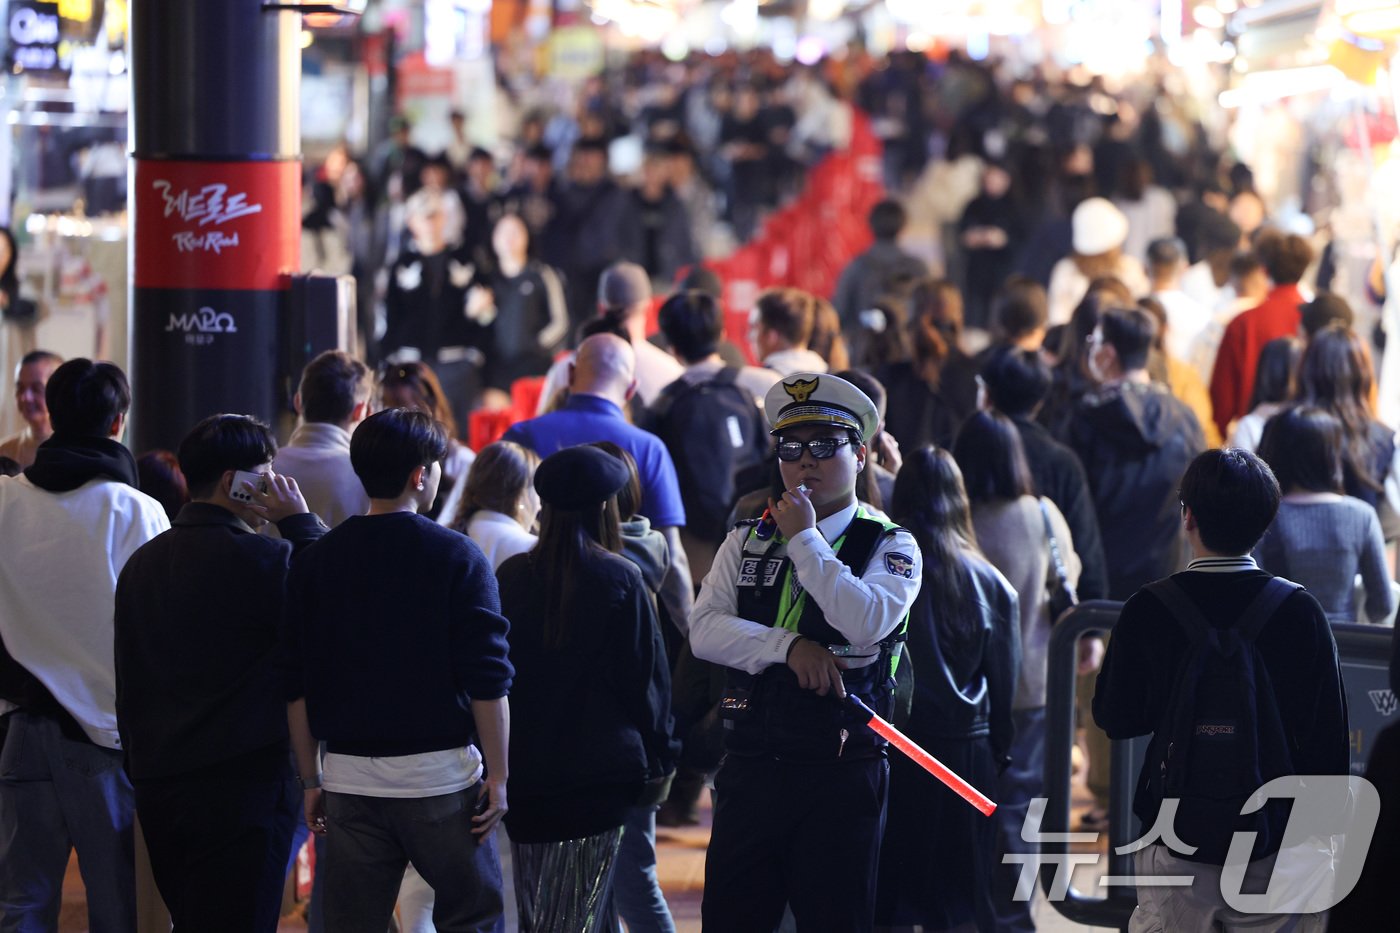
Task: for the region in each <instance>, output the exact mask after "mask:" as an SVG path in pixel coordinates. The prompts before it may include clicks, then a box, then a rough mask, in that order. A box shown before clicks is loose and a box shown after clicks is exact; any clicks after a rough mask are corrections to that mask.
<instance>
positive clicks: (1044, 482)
mask: <svg viewBox="0 0 1400 933" xmlns="http://www.w3.org/2000/svg"><path fill="white" fill-rule="evenodd" d="M1011 420H1012V422H1013V423H1015V425H1016V429H1017V430H1018V431H1019V432H1020V434H1021V445H1022V446H1023V447H1025V449H1026V460H1027V461H1028V462H1029V463H1030V468H1031V481H1032V482H1033V483H1034V484H1035V492H1036V495H1039V496H1045V497H1046V498H1047V499H1049V500H1050V501H1051V502H1053V503H1055V507H1056V508H1058V509H1059V510H1060V514H1061V515H1063V516H1064V517H1065V524H1067V525H1069V533H1070V536H1071V537H1073V539H1074V552H1075V553H1076V554H1078V555H1079V563H1080V568H1081V569H1080V571H1079V585H1078V587H1077V588H1076V589H1077V592H1078V593H1079V598H1080V599H1103V598H1104V597H1105V596H1107V595H1108V576H1107V573H1106V571H1105V570H1104V561H1103V539H1102V537H1101V536H1100V535H1099V519H1098V516H1097V515H1096V514H1095V513H1094V500H1093V497H1092V496H1090V495H1089V481H1088V480H1087V479H1085V477H1084V467H1083V465H1082V464H1080V462H1079V458H1078V457H1077V456H1075V454H1074V451H1072V450H1070V449H1069V448H1068V447H1066V446H1065V445H1064V444H1061V443H1060V442H1059V441H1057V440H1055V439H1054V438H1053V437H1051V436H1050V432H1049V431H1047V430H1045V428H1043V427H1041V426H1040V425H1039V424H1037V423H1036V422H1035V421H1034V420H1032V419H1031V418H1029V417H1023V418H1012V419H1011Z"/></svg>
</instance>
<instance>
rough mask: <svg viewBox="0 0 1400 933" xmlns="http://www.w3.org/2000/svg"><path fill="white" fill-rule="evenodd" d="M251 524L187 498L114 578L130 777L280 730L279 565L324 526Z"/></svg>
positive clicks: (221, 752) (163, 773)
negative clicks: (268, 528)
mask: <svg viewBox="0 0 1400 933" xmlns="http://www.w3.org/2000/svg"><path fill="white" fill-rule="evenodd" d="M277 530H278V531H279V532H280V533H281V535H282V538H281V539H280V540H279V539H277V538H272V537H268V536H266V535H259V534H255V533H254V532H253V530H252V529H251V528H249V527H248V526H247V525H245V524H244V523H243V522H242V521H240V520H239V519H238V518H237V517H235V516H234V514H233V513H232V512H230V511H228V510H227V509H224V508H221V507H220V506H217V505H213V504H210V503H207V502H191V503H190V504H188V505H186V506H185V507H184V508H183V509H181V510H180V514H179V515H177V516H175V521H174V522H173V523H172V525H171V528H170V530H169V531H167V532H165V533H164V534H161V535H158V536H156V537H155V538H154V539H152V540H151V541H149V542H148V543H147V544H145V545H144V546H143V547H141V548H140V549H139V550H138V551H137V552H136V553H135V554H133V555H132V556H131V559H130V560H129V561H127V563H126V567H125V568H123V569H122V573H121V577H120V578H119V579H118V580H117V595H116V623H115V639H114V645H115V655H116V670H117V728H118V729H119V730H120V733H121V737H122V746H123V747H124V748H125V749H126V753H127V758H128V762H127V768H128V770H129V772H130V774H131V776H132V778H134V779H136V780H141V779H143V778H158V777H170V776H175V775H180V774H186V773H189V772H191V771H196V770H199V769H202V768H207V767H209V766H211V765H215V764H219V763H221V762H226V761H229V760H231V759H234V758H238V757H239V756H242V755H247V754H249V753H253V752H257V751H261V750H264V749H266V748H267V747H268V746H269V745H275V744H277V743H285V742H286V741H287V703H286V699H285V697H284V695H283V691H282V688H281V683H280V672H279V670H278V668H277V661H278V645H279V642H280V637H281V626H282V606H283V601H284V598H285V585H286V579H287V567H288V564H289V562H290V561H291V558H292V553H293V551H294V550H300V549H302V548H303V547H305V546H306V545H308V544H310V543H311V542H313V541H316V540H318V539H320V537H321V536H322V535H324V534H325V533H326V531H327V530H328V529H327V528H326V526H325V524H323V523H322V522H321V520H320V519H319V518H317V517H316V516H315V515H312V514H310V513H307V514H304V515H293V516H291V517H289V518H286V519H283V520H282V521H281V522H279V523H278V526H277Z"/></svg>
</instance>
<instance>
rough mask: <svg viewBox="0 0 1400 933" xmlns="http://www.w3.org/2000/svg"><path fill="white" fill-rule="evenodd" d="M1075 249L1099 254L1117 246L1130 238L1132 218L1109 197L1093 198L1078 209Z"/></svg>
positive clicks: (1074, 222) (1079, 251) (1082, 254)
mask: <svg viewBox="0 0 1400 933" xmlns="http://www.w3.org/2000/svg"><path fill="white" fill-rule="evenodd" d="M1070 223H1071V226H1072V227H1073V229H1074V251H1075V252H1076V253H1078V254H1079V255H1081V256H1097V255H1099V254H1100V253H1106V252H1108V251H1109V250H1111V249H1117V248H1118V247H1120V246H1122V245H1123V241H1124V240H1126V239H1127V238H1128V218H1126V217H1124V216H1123V212H1122V211H1120V210H1119V209H1118V208H1116V207H1114V206H1113V202H1112V201H1110V200H1108V199H1107V198H1089V199H1087V200H1085V201H1083V202H1081V203H1080V205H1079V206H1078V207H1076V208H1075V209H1074V217H1073V218H1072V219H1071V221H1070Z"/></svg>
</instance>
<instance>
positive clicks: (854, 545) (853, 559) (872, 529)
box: [836, 518, 887, 576]
mask: <svg viewBox="0 0 1400 933" xmlns="http://www.w3.org/2000/svg"><path fill="white" fill-rule="evenodd" d="M886 532H887V530H886V528H885V525H884V523H883V522H877V521H875V520H874V519H871V518H853V519H851V524H850V527H848V528H847V529H846V540H845V541H843V542H841V550H839V551H837V552H836V556H837V557H838V558H840V559H841V562H842V563H843V564H845V565H846V566H847V567H850V568H851V573H853V574H855V575H856V576H860V575H861V574H862V573H864V572H865V565H866V564H868V563H870V558H871V556H872V555H873V554H874V553H875V548H876V547H877V546H879V543H880V539H881V538H883V537H884V536H885V534H886Z"/></svg>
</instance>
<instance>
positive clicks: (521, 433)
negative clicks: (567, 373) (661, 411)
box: [502, 394, 685, 527]
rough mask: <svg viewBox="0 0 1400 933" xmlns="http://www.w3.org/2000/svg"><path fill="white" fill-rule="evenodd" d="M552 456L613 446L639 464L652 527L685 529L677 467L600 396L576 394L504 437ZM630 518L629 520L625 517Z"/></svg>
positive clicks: (656, 439)
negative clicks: (595, 445)
mask: <svg viewBox="0 0 1400 933" xmlns="http://www.w3.org/2000/svg"><path fill="white" fill-rule="evenodd" d="M502 439H503V440H507V441H514V442H515V443H517V444H520V445H522V446H524V447H529V448H530V449H531V450H533V451H534V452H535V453H537V454H539V455H540V456H541V457H548V456H549V455H550V454H552V453H555V452H556V451H560V450H563V449H564V448H565V447H576V446H578V445H579V444H591V443H593V442H594V441H612V442H613V443H614V444H616V445H617V446H619V447H621V448H622V449H623V450H625V451H627V452H628V453H629V454H631V455H632V459H633V460H635V461H637V473H638V475H639V476H640V478H641V481H642V514H643V515H645V516H646V517H647V518H648V519H650V520H651V524H652V527H666V526H674V527H680V526H682V525H684V524H685V506H683V505H681V489H680V483H679V482H678V481H677V480H676V466H675V464H674V463H672V462H671V454H670V453H669V452H668V451H667V450H666V445H665V444H663V443H662V442H661V439H660V438H659V437H657V436H656V435H655V434H650V433H648V432H646V431H643V430H642V429H641V428H638V427H634V426H633V425H630V424H628V423H627V419H626V418H625V417H623V414H622V409H620V408H618V407H617V406H616V405H614V404H613V403H612V402H610V401H608V400H607V399H605V398H601V397H599V396H597V395H578V394H575V395H570V396H569V399H568V401H566V402H565V403H564V407H563V408H561V409H559V410H558V411H552V412H550V413H549V414H547V415H540V416H539V417H538V418H531V419H530V420H529V421H521V422H519V423H518V424H515V425H513V426H512V427H511V429H510V430H509V431H507V432H506V433H505V437H504V438H502ZM624 517H625V516H624Z"/></svg>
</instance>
